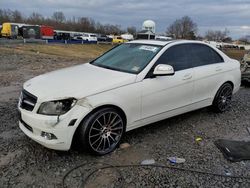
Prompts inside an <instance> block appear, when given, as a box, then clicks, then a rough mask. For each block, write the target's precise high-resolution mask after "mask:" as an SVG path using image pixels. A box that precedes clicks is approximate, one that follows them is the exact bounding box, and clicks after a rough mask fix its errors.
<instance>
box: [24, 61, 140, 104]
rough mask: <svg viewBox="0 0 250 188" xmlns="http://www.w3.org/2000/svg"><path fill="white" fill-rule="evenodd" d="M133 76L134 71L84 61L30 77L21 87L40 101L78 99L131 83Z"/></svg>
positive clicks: (134, 76) (134, 78) (134, 77)
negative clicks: (114, 68)
mask: <svg viewBox="0 0 250 188" xmlns="http://www.w3.org/2000/svg"><path fill="white" fill-rule="evenodd" d="M135 80H136V75H134V74H129V73H124V72H119V71H113V70H109V69H105V68H101V67H97V66H94V65H91V64H89V63H86V64H83V65H78V66H74V67H70V68H65V69H61V70H58V71H53V72H50V73H47V74H43V75H40V76H37V77H35V78H32V79H31V80H29V81H27V82H25V83H24V89H25V90H26V91H28V92H30V93H31V94H33V95H35V96H37V97H38V100H39V101H49V100H58V99H64V98H69V97H74V98H76V99H80V98H84V97H87V96H90V95H94V94H97V93H100V92H104V91H107V90H110V89H114V88H117V87H121V86H124V85H127V84H131V83H134V82H135Z"/></svg>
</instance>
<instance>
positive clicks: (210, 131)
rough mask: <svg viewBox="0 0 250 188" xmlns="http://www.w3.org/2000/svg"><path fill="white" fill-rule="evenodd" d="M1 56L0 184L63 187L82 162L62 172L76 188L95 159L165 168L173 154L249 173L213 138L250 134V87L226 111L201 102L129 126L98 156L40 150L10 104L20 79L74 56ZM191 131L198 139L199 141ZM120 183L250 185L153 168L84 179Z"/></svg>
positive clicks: (194, 165) (215, 168)
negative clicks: (225, 154)
mask: <svg viewBox="0 0 250 188" xmlns="http://www.w3.org/2000/svg"><path fill="white" fill-rule="evenodd" d="M0 59H1V62H0V94H1V97H0V187H25V188H26V187H62V180H63V177H64V176H65V175H66V173H67V172H68V171H69V170H71V169H72V168H74V167H76V166H78V165H80V164H84V163H87V165H84V166H80V167H79V168H77V169H75V170H73V171H72V172H71V173H69V174H68V176H66V177H65V187H82V183H83V182H82V180H83V178H84V177H86V176H87V174H88V173H90V172H92V171H93V169H96V168H97V167H100V166H101V164H100V163H109V164H112V165H131V164H140V163H141V161H142V160H145V159H154V160H155V161H156V163H157V164H162V165H170V166H171V164H170V163H169V162H168V159H167V158H168V157H171V156H177V157H182V158H185V159H186V162H185V163H183V164H176V165H172V166H174V167H180V168H185V169H195V170H199V171H204V172H212V173H218V174H223V175H225V174H227V173H231V174H232V175H237V176H245V177H246V176H248V177H250V161H244V162H237V163H232V162H229V161H227V160H226V159H225V158H224V157H223V155H222V154H221V153H220V151H219V150H218V149H217V148H216V147H215V145H214V141H215V140H216V139H219V138H227V139H234V140H250V135H249V133H248V132H247V130H246V128H247V127H250V125H249V122H250V116H249V110H250V100H249V99H250V88H241V89H240V91H239V92H238V93H237V94H236V95H235V96H234V98H233V102H232V107H231V108H230V110H229V111H227V112H225V113H223V114H215V113H213V112H211V111H210V110H209V109H208V108H205V109H201V110H198V111H194V112H190V113H187V114H184V115H181V116H177V117H174V118H171V119H168V120H164V121H161V122H158V123H154V124H151V125H148V126H145V127H143V128H139V129H137V130H134V131H131V132H128V133H127V134H126V136H125V137H124V139H123V141H122V142H128V143H129V144H130V145H131V146H130V147H128V148H125V149H117V150H116V151H115V152H113V153H111V154H108V155H106V156H101V157H96V156H91V155H89V154H88V153H86V152H82V151H78V150H76V149H72V150H70V151H68V152H58V151H53V150H49V149H46V148H44V147H42V146H41V145H39V144H37V143H35V142H34V141H32V140H30V139H29V138H28V137H26V136H25V135H24V134H23V133H22V131H21V130H20V129H19V128H18V123H17V122H18V117H17V110H16V105H17V98H18V92H19V90H20V88H21V85H22V83H23V81H25V80H27V79H29V78H30V77H33V76H35V75H38V74H40V73H43V72H47V71H50V70H54V69H57V68H60V67H65V66H70V65H72V64H78V63H80V61H79V60H75V59H72V60H68V59H60V58H58V57H55V56H46V55H43V54H33V55H30V54H23V53H21V52H16V51H9V50H7V51H6V53H4V54H3V53H0ZM36 62H37V63H36ZM3 68H4V69H3ZM197 137H201V138H202V141H201V142H199V143H197V142H196V141H195V139H196V138H197ZM98 163H99V164H98ZM122 180H124V181H122ZM122 183H123V187H235V188H237V187H250V180H245V179H242V178H238V179H231V178H229V177H217V176H213V175H203V174H199V173H194V172H190V171H180V170H176V169H165V168H164V169H163V168H157V167H123V168H119V169H117V168H109V169H105V170H100V171H97V173H95V174H94V175H93V176H91V177H90V178H89V179H88V181H87V182H86V185H87V187H121V184H122Z"/></svg>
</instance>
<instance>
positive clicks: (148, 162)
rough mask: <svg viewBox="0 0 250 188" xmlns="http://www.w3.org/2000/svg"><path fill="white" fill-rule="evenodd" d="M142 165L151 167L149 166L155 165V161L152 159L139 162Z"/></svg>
mask: <svg viewBox="0 0 250 188" xmlns="http://www.w3.org/2000/svg"><path fill="white" fill-rule="evenodd" d="M141 164H142V165H151V164H155V160H154V159H146V160H143V161H142V162H141Z"/></svg>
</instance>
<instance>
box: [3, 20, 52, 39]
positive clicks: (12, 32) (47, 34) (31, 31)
mask: <svg viewBox="0 0 250 188" xmlns="http://www.w3.org/2000/svg"><path fill="white" fill-rule="evenodd" d="M1 36H2V37H5V38H11V39H16V38H18V37H22V38H24V39H27V38H35V39H40V38H42V39H53V37H54V29H53V27H50V26H45V25H41V26H39V25H28V24H20V23H3V25H2V29H1Z"/></svg>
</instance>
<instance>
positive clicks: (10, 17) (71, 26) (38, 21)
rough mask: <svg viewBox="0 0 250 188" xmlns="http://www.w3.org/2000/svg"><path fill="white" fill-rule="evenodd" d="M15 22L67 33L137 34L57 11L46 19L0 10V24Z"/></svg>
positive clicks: (118, 26)
mask: <svg viewBox="0 0 250 188" xmlns="http://www.w3.org/2000/svg"><path fill="white" fill-rule="evenodd" d="M4 22H14V23H25V24H32V25H49V26H53V27H54V28H55V29H57V30H67V31H79V32H80V31H84V32H91V33H102V34H115V35H119V34H122V33H124V32H129V33H131V34H135V33H136V27H134V26H131V27H127V29H126V30H124V29H121V26H120V25H113V24H101V23H100V22H96V21H95V20H94V19H92V18H88V17H78V18H76V17H72V18H70V19H67V18H66V17H65V15H64V13H63V12H60V11H57V12H54V13H53V14H52V16H51V17H44V16H43V15H42V14H39V13H37V12H33V13H32V14H30V15H29V16H28V17H26V16H24V15H23V14H22V13H21V12H20V11H18V10H10V9H0V23H4Z"/></svg>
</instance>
